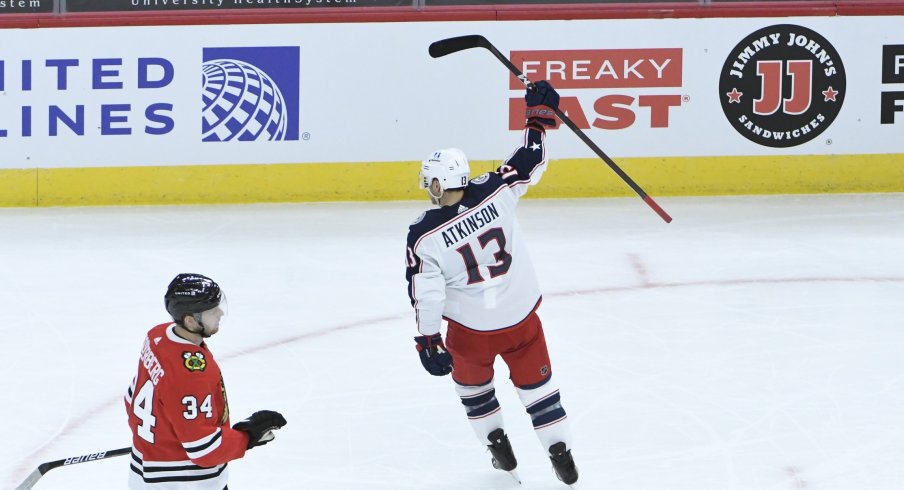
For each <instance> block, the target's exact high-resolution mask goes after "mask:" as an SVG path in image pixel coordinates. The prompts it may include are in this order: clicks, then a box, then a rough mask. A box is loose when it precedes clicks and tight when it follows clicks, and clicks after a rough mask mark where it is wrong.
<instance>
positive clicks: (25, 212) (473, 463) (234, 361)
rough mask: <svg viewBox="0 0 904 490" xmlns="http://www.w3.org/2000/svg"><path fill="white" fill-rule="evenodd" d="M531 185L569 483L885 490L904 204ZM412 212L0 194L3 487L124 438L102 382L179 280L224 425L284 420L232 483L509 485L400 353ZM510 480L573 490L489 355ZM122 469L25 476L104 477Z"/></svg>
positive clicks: (895, 475)
mask: <svg viewBox="0 0 904 490" xmlns="http://www.w3.org/2000/svg"><path fill="white" fill-rule="evenodd" d="M657 202H659V204H660V205H662V206H663V207H664V208H665V209H666V210H667V211H668V212H669V213H671V214H672V216H674V218H675V220H674V222H673V223H671V224H668V225H667V224H665V223H664V222H662V221H661V220H660V219H659V218H658V217H657V216H656V215H655V214H654V213H653V212H652V211H651V210H650V209H649V208H647V206H645V205H644V203H643V202H642V201H641V200H640V199H636V198H625V199H598V200H526V201H524V202H523V203H522V205H521V207H520V209H519V216H520V219H521V222H522V225H523V228H524V229H525V235H524V236H525V237H526V239H527V240H528V244H529V248H530V250H531V254H532V257H533V260H534V263H535V266H536V268H537V271H538V274H539V278H540V283H541V286H542V289H543V291H544V295H545V300H544V303H543V305H542V307H541V309H540V315H541V318H542V319H543V322H544V325H545V328H546V335H547V339H548V343H549V348H550V351H551V356H552V360H553V371H554V376H555V377H556V379H557V380H558V382H559V384H560V387H561V390H562V396H563V398H562V399H563V403H564V406H565V408H566V410H567V411H568V414H569V420H570V421H571V424H572V426H573V430H574V433H575V435H576V441H575V447H574V455H575V458H576V461H577V463H578V467H579V469H580V471H581V481H580V483H579V486H580V488H582V489H584V490H610V489H611V490H802V489H806V490H900V489H901V488H904V434H902V427H904V381H902V376H904V314H902V309H904V194H871V195H815V196H758V197H710V198H658V199H657ZM427 206H428V203H426V202H404V203H368V204H365V203H361V204H349V203H346V204H297V205H292V204H287V205H250V206H189V207H173V206H170V207H166V206H164V207H122V208H51V209H2V210H0V325H2V335H3V341H2V348H0V393H2V395H0V396H2V399H0V400H2V403H0V486H2V487H3V488H13V487H14V486H15V485H16V484H18V483H19V482H20V481H21V480H22V479H23V478H24V477H25V476H26V475H27V474H28V473H29V472H30V471H31V470H32V469H34V468H35V467H36V466H37V465H38V464H39V463H41V462H43V461H50V460H55V459H60V458H64V457H67V456H75V455H80V454H85V453H91V452H96V451H101V450H104V449H112V448H118V447H122V446H127V445H128V444H129V440H130V434H129V430H128V428H127V426H126V421H125V415H124V409H123V405H122V394H123V392H124V391H125V389H126V387H127V385H128V383H129V381H130V380H131V377H132V375H133V372H134V370H135V367H136V364H137V357H138V352H139V349H140V345H141V341H142V338H143V335H144V333H145V331H146V330H147V329H149V328H150V327H151V326H153V325H155V324H157V323H161V322H163V321H165V320H166V319H167V316H166V312H165V310H164V309H163V300H162V297H163V292H164V290H165V288H166V285H167V283H168V282H169V280H170V279H171V278H172V277H173V276H175V275H176V274H177V273H180V272H199V273H203V274H207V275H209V276H211V277H213V278H214V279H215V280H217V281H218V282H219V283H220V284H221V285H222V286H223V288H224V290H225V291H226V294H227V297H228V304H229V315H228V317H227V318H226V320H225V323H224V325H223V328H222V329H221V331H220V333H219V334H218V335H217V336H216V337H214V338H213V339H211V340H210V345H211V347H212V349H213V351H214V353H215V354H217V357H218V359H219V361H220V364H221V368H222V370H223V372H224V376H225V380H226V386H227V389H228V393H229V401H230V405H231V412H232V414H233V420H234V421H235V420H238V419H240V418H242V417H244V416H245V415H247V414H250V413H251V412H253V411H255V410H259V409H265V408H266V409H274V410H279V411H281V412H282V413H284V414H285V416H286V418H287V419H288V421H289V425H287V426H286V427H285V428H284V429H283V430H282V431H280V433H279V434H278V436H277V439H276V440H275V441H274V442H272V443H270V444H269V445H267V446H264V447H260V448H255V449H253V450H251V451H250V452H249V453H248V454H247V456H246V457H245V458H244V459H242V460H239V461H236V462H234V463H232V464H231V465H230V468H231V474H232V477H231V481H230V488H232V489H235V490H241V489H315V490H332V489H336V490H351V489H353V490H360V489H368V490H382V489H387V490H388V489H392V490H399V489H401V490H404V489H425V490H428V489H429V490H433V489H436V490H439V489H515V488H517V487H516V486H515V484H514V483H513V482H512V480H510V479H509V478H508V477H507V476H506V475H505V474H502V473H501V472H499V471H496V470H493V469H492V468H491V466H490V457H489V455H488V453H486V452H485V451H484V449H483V448H482V447H481V446H480V445H479V444H478V442H477V440H476V439H475V438H474V436H473V433H472V432H471V430H470V429H469V427H468V425H467V421H466V419H465V416H464V410H463V408H462V406H461V404H460V402H459V400H458V398H457V397H456V394H455V392H454V391H453V388H452V381H451V379H449V378H448V377H445V378H436V377H432V376H430V375H428V374H427V373H426V372H425V371H423V369H422V368H421V365H420V363H419V361H418V358H417V354H416V352H415V349H414V343H413V340H412V337H413V336H414V335H415V333H416V331H415V327H414V325H413V317H412V312H411V307H410V305H409V303H408V298H407V295H406V290H405V280H404V239H405V235H406V233H407V225H408V223H409V222H410V221H412V220H413V219H414V218H416V217H417V216H418V214H420V211H421V210H423V209H426V208H427ZM497 374H498V375H497V393H498V396H499V398H500V401H501V403H502V405H503V410H504V412H505V414H506V422H507V428H508V431H509V433H510V436H511V439H512V442H513V444H514V447H515V452H516V454H517V456H518V459H519V463H520V464H519V471H520V474H521V477H522V479H523V485H522V486H521V488H523V489H525V490H527V489H549V490H553V489H565V488H566V487H565V486H564V485H562V484H561V483H559V482H558V481H557V480H556V478H555V476H554V475H553V473H552V470H551V468H550V465H549V463H548V460H547V459H546V457H545V455H544V453H543V450H542V448H541V447H540V445H539V443H538V442H537V440H536V438H535V437H534V435H533V432H532V429H531V426H530V422H529V418H528V416H527V414H526V413H525V412H524V409H523V407H522V406H521V405H520V403H519V400H518V398H517V396H516V395H515V393H514V389H513V388H512V387H511V384H510V383H509V381H508V379H507V370H506V368H505V366H504V364H502V363H501V362H500V363H497ZM127 474H128V457H120V458H112V459H109V460H105V461H99V462H90V463H85V464H81V465H76V466H71V467H64V468H59V469H55V470H53V471H51V472H50V473H48V474H47V475H46V476H45V477H44V478H43V479H42V480H41V481H40V482H39V483H38V485H37V486H36V487H35V488H36V489H37V490H50V489H68V490H71V489H74V488H77V489H121V488H124V487H125V481H126V477H127Z"/></svg>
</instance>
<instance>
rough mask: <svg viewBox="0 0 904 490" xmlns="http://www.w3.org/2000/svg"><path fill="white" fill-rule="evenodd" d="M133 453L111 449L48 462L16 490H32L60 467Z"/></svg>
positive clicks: (121, 449) (39, 466) (125, 449)
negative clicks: (53, 470)
mask: <svg viewBox="0 0 904 490" xmlns="http://www.w3.org/2000/svg"><path fill="white" fill-rule="evenodd" d="M131 452H132V448H131V447H123V448H119V449H110V450H108V451H101V452H99V453H94V454H85V455H82V456H73V457H71V458H65V459H58V460H56V461H48V462H46V463H41V464H40V465H38V467H37V468H35V470H34V471H32V472H31V474H30V475H28V478H26V479H25V481H23V482H22V483H21V484H19V486H18V487H16V488H15V490H30V489H31V488H32V487H33V486H35V484H36V483H38V480H40V479H41V477H42V476H44V475H45V474H47V472H48V471H50V470H52V469H54V468H59V467H60V466H70V465H74V464H79V463H87V462H89V461H100V460H102V459H106V458H112V457H114V456H123V455H126V454H129V453H131Z"/></svg>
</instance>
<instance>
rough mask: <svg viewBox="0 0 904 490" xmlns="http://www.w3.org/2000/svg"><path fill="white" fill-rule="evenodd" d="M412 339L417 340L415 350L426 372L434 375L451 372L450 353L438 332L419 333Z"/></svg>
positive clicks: (443, 374)
mask: <svg viewBox="0 0 904 490" xmlns="http://www.w3.org/2000/svg"><path fill="white" fill-rule="evenodd" d="M414 341H415V342H417V352H418V355H420V356H421V364H423V365H424V369H426V370H427V372H428V373H430V374H432V375H434V376H445V375H447V374H449V373H451V372H452V354H449V352H448V351H447V350H446V346H445V345H444V344H443V337H442V336H441V335H440V334H438V333H435V334H433V335H429V336H427V335H421V336H419V337H415V338H414Z"/></svg>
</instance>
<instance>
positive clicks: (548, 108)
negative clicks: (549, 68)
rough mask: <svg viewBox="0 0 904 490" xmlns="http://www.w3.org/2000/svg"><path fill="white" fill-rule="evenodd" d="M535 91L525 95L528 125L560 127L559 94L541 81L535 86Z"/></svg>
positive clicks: (547, 83)
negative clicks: (557, 117) (558, 117)
mask: <svg viewBox="0 0 904 490" xmlns="http://www.w3.org/2000/svg"><path fill="white" fill-rule="evenodd" d="M534 87H535V89H534V90H528V91H527V93H526V94H524V101H525V102H527V112H526V113H525V117H526V118H527V124H539V125H541V127H542V126H548V127H550V128H557V127H559V122H558V121H557V120H556V109H558V107H559V94H558V92H556V89H554V88H552V85H550V84H549V82H547V81H546V80H540V81H539V82H537V83H535V84H534Z"/></svg>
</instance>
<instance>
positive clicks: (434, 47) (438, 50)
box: [428, 34, 672, 223]
mask: <svg viewBox="0 0 904 490" xmlns="http://www.w3.org/2000/svg"><path fill="white" fill-rule="evenodd" d="M471 48H485V49H487V50H489V51H490V52H491V53H493V56H495V57H496V59H498V60H499V61H501V62H502V64H503V65H505V66H506V68H508V69H509V71H510V72H512V73H513V74H514V75H515V76H516V77H518V80H521V83H523V84H524V86H525V87H527V89H528V90H533V89H534V84H533V83H532V82H531V81H530V80H528V79H527V77H526V76H525V75H524V73H521V70H519V69H518V67H516V66H515V65H514V64H512V62H511V61H509V59H508V58H506V57H505V56H504V55H503V54H502V53H500V52H499V50H498V49H496V47H495V46H493V44H492V43H490V41H488V40H487V38H485V37H483V36H481V35H479V34H472V35H470V36H460V37H450V38H449V39H441V40H439V41H436V42H434V43H433V44H431V45H430V49H429V50H428V51H429V53H430V56H432V57H434V58H439V57H442V56H446V55H448V54H452V53H457V52H459V51H463V50H465V49H471ZM556 115H557V116H559V119H560V120H561V121H562V122H563V123H565V125H566V126H568V127H569V128H571V130H572V131H574V134H576V135H578V138H581V141H583V142H584V143H586V144H587V146H589V147H590V149H591V150H593V152H594V153H596V154H597V156H599V157H600V158H602V159H603V161H604V162H606V165H608V166H609V168H611V169H612V170H613V171H614V172H615V173H616V174H617V175H618V176H619V177H621V179H622V180H623V181H625V183H626V184H628V185H629V186H630V187H631V189H634V192H636V193H637V195H639V196H640V198H641V199H643V201H644V202H645V203H647V205H648V206H650V207H651V208H653V211H656V214H658V215H659V217H661V218H662V219H663V220H665V222H666V223H671V222H672V217H671V216H669V214H668V213H666V212H665V211H664V210H663V209H662V208H661V207H659V205H658V204H656V201H654V200H653V198H652V197H650V196H649V195H647V193H646V192H644V190H643V189H641V188H640V186H639V185H637V183H636V182H634V180H633V179H631V177H628V174H626V173H625V172H624V170H622V169H621V168H620V167H619V166H618V165H616V164H615V162H614V161H612V159H611V158H609V155H606V153H605V152H603V150H601V149H600V147H598V146H596V143H594V142H593V140H591V139H590V138H589V137H588V136H587V135H586V134H584V132H583V131H581V129H580V128H579V127H577V125H576V124H575V123H574V121H572V120H571V118H569V117H568V116H566V115H565V113H564V112H562V111H561V110H560V109H559V108H558V107H556Z"/></svg>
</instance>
